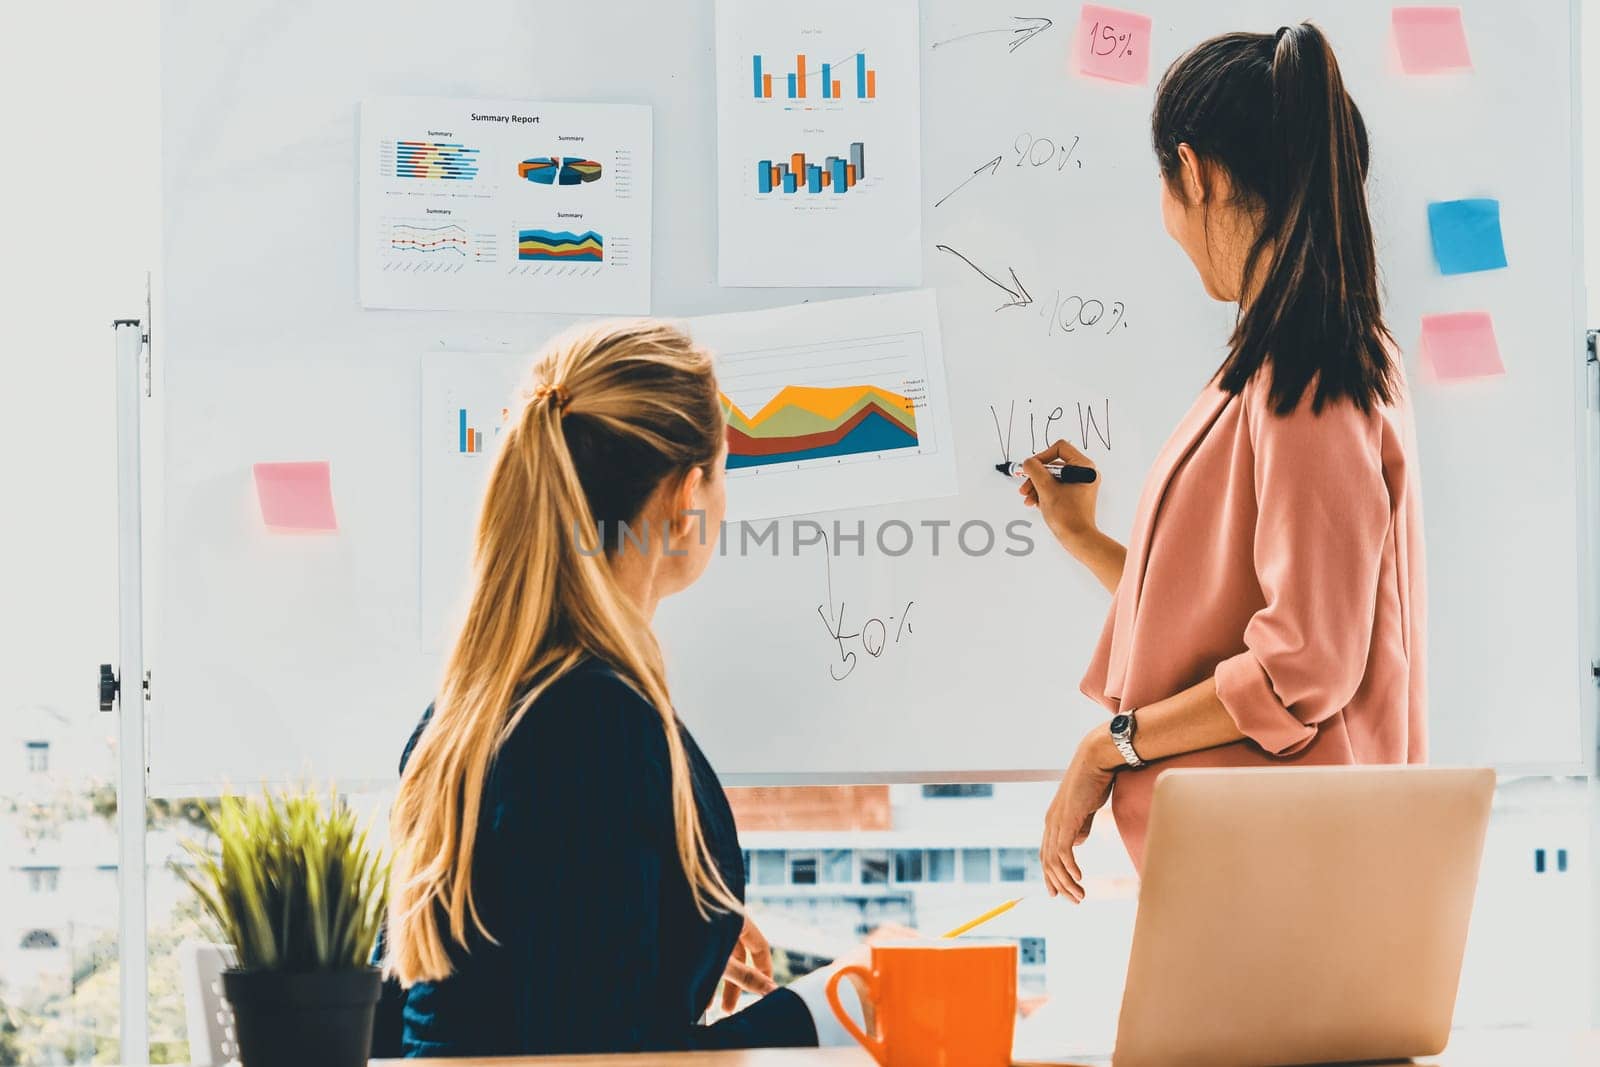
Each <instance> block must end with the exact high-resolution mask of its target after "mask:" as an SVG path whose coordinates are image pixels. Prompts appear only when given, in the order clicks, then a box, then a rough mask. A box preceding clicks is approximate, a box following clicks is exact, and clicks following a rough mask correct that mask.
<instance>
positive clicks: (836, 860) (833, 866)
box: [822, 848, 854, 885]
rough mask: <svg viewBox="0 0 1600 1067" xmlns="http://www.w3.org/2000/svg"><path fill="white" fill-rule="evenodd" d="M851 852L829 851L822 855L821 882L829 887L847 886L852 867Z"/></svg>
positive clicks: (850, 879) (836, 849)
mask: <svg viewBox="0 0 1600 1067" xmlns="http://www.w3.org/2000/svg"><path fill="white" fill-rule="evenodd" d="M851 858H852V856H851V852H850V850H849V849H847V848H835V849H829V850H828V851H826V852H824V853H823V854H822V880H823V881H824V882H826V883H828V884H829V885H848V884H849V883H850V882H851V881H852V880H853V879H852V878H851V871H852V867H853V866H854V865H853V864H852V863H851Z"/></svg>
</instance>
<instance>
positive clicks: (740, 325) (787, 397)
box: [689, 290, 956, 521]
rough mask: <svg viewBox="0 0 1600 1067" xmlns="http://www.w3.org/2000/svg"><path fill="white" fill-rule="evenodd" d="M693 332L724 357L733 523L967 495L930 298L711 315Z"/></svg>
mask: <svg viewBox="0 0 1600 1067" xmlns="http://www.w3.org/2000/svg"><path fill="white" fill-rule="evenodd" d="M689 328H690V331H691V332H692V333H693V335H694V337H695V339H696V340H697V341H699V342H701V343H702V344H705V345H707V346H708V347H710V348H711V349H712V350H713V351H715V352H716V353H717V380H718V382H719V383H720V385H721V388H722V404H723V411H724V412H725V413H726V415H727V419H728V461H727V471H728V517H729V518H730V519H732V520H735V521H737V520H743V519H758V518H769V517H774V516H778V515H797V514H811V513H813V512H821V511H833V510H838V509H840V508H851V507H863V506H871V505H875V504H884V503H892V502H897V501H903V500H913V499H919V498H923V497H933V496H947V495H950V494H953V493H954V492H955V491H956V473H955V455H954V450H953V448H952V447H951V444H950V429H949V427H950V421H949V405H948V400H947V397H946V394H945V383H944V363H943V356H942V353H941V351H940V345H939V327H938V316H937V313H936V308H935V303H934V296H933V294H932V293H931V292H929V291H927V290H921V291H917V292H911V293H896V294H894V295H891V296H881V297H864V298H861V299H857V300H830V301H822V302H819V303H814V304H805V305H801V306H799V307H787V308H776V309H773V310H771V311H756V312H741V313H736V314H731V315H712V316H706V317H704V318H700V319H692V320H690V323H689Z"/></svg>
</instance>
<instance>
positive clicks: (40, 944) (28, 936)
mask: <svg viewBox="0 0 1600 1067" xmlns="http://www.w3.org/2000/svg"><path fill="white" fill-rule="evenodd" d="M22 947H23V948H60V947H61V939H60V938H58V937H57V936H56V935H55V934H52V933H51V932H50V931H49V930H29V931H28V932H27V933H25V934H23V935H22Z"/></svg>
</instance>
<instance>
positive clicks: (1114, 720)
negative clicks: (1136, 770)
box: [1111, 708, 1145, 767]
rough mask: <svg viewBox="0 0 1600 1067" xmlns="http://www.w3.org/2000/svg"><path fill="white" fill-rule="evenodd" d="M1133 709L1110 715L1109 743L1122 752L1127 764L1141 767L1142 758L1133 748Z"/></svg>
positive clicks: (1142, 763)
mask: <svg viewBox="0 0 1600 1067" xmlns="http://www.w3.org/2000/svg"><path fill="white" fill-rule="evenodd" d="M1134 710H1135V709H1131V708H1130V709H1129V710H1127V711H1125V712H1123V713H1122V714H1120V715H1114V716H1112V717H1111V743H1112V744H1114V745H1116V746H1117V751H1118V752H1120V753H1122V758H1123V760H1124V761H1125V762H1126V763H1127V764H1128V766H1130V767H1143V766H1144V765H1145V763H1144V760H1142V759H1140V758H1139V753H1137V752H1135V751H1134V750H1133V712H1134Z"/></svg>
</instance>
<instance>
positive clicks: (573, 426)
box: [385, 322, 741, 985]
mask: <svg viewBox="0 0 1600 1067" xmlns="http://www.w3.org/2000/svg"><path fill="white" fill-rule="evenodd" d="M723 435H724V422H723V414H722V407H721V402H720V398H719V395H718V391H717V383H716V377H715V375H714V374H713V371H712V364H711V359H710V357H709V355H708V354H707V353H706V352H705V351H703V350H702V349H700V348H698V347H696V346H695V344H694V343H693V342H692V341H691V340H690V339H689V338H688V337H687V336H686V335H685V334H684V333H683V332H682V331H680V330H678V329H676V328H674V327H672V326H669V325H666V324H663V323H657V322H634V323H619V324H611V325H606V326H601V327H594V328H590V329H587V330H584V331H581V332H574V333H571V334H568V335H566V336H565V337H562V338H560V339H558V340H556V341H554V342H552V343H551V344H550V345H549V346H548V348H547V349H546V350H545V352H544V354H543V355H542V356H541V357H540V359H539V360H538V362H537V364H536V365H535V367H534V387H533V389H532V390H531V391H530V393H529V395H528V399H527V402H526V405H525V406H524V407H523V409H522V411H521V414H520V417H519V418H518V419H516V421H515V423H514V424H513V425H512V426H511V427H510V429H509V431H508V433H507V436H506V439H505V441H504V442H503V445H502V447H501V450H500V452H499V455H498V457H497V458H496V459H495V463H494V469H493V472H492V473H491V475H490V479H489V489H488V493H487V495H486V497H485V499H484V503H483V513H482V516H481V518H480V519H479V520H478V533H477V545H476V551H475V557H474V588H473V593H472V601H471V606H470V607H469V609H468V611H467V617H466V621H465V623H464V624H463V625H462V628H461V633H460V636H459V637H458V638H457V639H456V642H455V647H454V649H453V650H452V651H451V653H450V657H449V660H448V661H447V664H446V666H445V671H444V678H443V680H442V682H441V683H440V686H439V692H438V696H437V699H436V700H435V701H434V711H433V718H432V719H431V720H430V721H429V723H428V725H427V726H426V727H425V728H424V729H423V731H422V736H421V738H420V739H419V740H418V742H417V745H416V748H415V750H414V751H413V752H412V754H411V758H410V760H409V762H408V763H407V764H406V768H405V772H404V774H402V775H401V778H400V790H399V794H398V795H397V796H396V797H395V802H394V807H393V809H392V811H391V814H390V827H391V831H392V837H393V842H394V867H393V874H392V876H391V885H390V911H389V919H388V930H387V944H388V952H387V959H386V961H385V970H386V972H387V973H388V974H391V975H393V976H395V977H397V978H398V979H399V980H400V981H401V982H402V983H404V984H405V985H410V984H412V983H414V982H419V981H437V980H439V979H442V978H445V977H447V976H448V975H449V974H450V972H451V969H452V966H451V956H450V952H449V949H448V946H447V943H446V937H445V935H446V930H448V934H449V939H450V940H451V941H454V942H455V943H456V944H457V945H465V944H466V937H467V921H468V918H469V916H470V918H471V921H472V923H473V925H474V926H475V927H476V928H477V930H478V931H479V932H480V933H481V934H483V935H484V936H485V937H489V938H490V939H491V940H492V938H493V935H492V932H491V931H489V930H487V929H485V927H484V924H483V920H482V919H481V918H480V917H479V915H478V911H477V907H476V906H475V904H474V902H473V893H472V856H473V846H474V844H475V843H476V840H477V830H478V818H479V809H480V805H481V803H482V795H483V788H484V782H485V780H486V778H487V777H488V773H489V768H490V765H491V763H492V762H493V760H494V758H495V754H496V752H498V751H499V748H500V746H501V745H502V744H503V743H504V742H505V740H506V739H507V738H508V737H509V736H510V734H511V731H512V730H513V729H515V727H516V725H517V722H518V721H519V719H520V718H521V717H522V715H523V714H524V713H525V712H526V711H527V710H528V708H529V707H530V706H531V705H532V704H533V703H534V701H536V700H537V699H538V698H539V695H540V694H541V693H542V692H544V690H545V689H546V688H548V687H549V686H550V685H551V683H553V682H554V681H555V680H556V679H557V678H559V677H561V675H563V674H564V673H566V672H567V671H569V670H571V669H572V668H573V667H574V666H576V665H577V664H578V663H579V662H580V661H582V660H583V659H584V658H585V657H586V656H593V657H595V658H597V659H600V660H603V661H604V662H606V663H608V664H609V665H610V666H611V667H613V668H614V669H615V670H616V671H617V672H618V673H619V674H620V675H621V676H622V677H623V678H624V679H625V680H626V681H627V682H629V683H630V684H631V685H632V686H633V687H634V688H635V689H637V690H638V691H639V693H640V694H641V695H643V696H644V697H645V699H647V700H648V701H649V702H650V703H651V704H652V705H654V707H655V708H656V710H657V711H658V712H660V714H661V724H662V728H663V730H665V732H666V740H667V751H668V754H669V756H670V760H671V772H672V814H673V823H674V825H675V827H676V831H677V842H678V859H679V861H680V862H681V863H682V865H683V872H684V875H685V877H686V878H687V879H688V882H689V886H690V888H691V890H692V891H693V894H694V899H695V903H696V905H697V907H699V909H700V911H701V914H702V915H705V914H709V912H710V911H711V910H723V911H739V910H741V906H740V904H739V901H738V899H737V898H736V897H735V896H734V894H733V893H732V891H731V890H730V889H729V888H728V885H727V883H726V882H725V881H724V879H723V877H722V874H721V872H720V870H719V868H718V867H717V864H716V862H715V861H714V860H713V859H712V857H711V855H710V853H709V851H708V849H707V846H706V842H705V838H704V835H703V834H702V832H701V829H700V820H699V817H698V813H697V811H696V806H695V800H694V792H693V787H692V782H691V779H690V773H689V766H688V760H687V757H686V756H685V753H684V747H683V740H682V738H681V737H680V735H679V733H678V726H677V719H676V716H675V715H674V712H673V710H672V703H671V700H670V698H669V697H668V694H667V682H666V672H665V667H664V664H663V662H662V658H661V649H660V647H659V646H658V645H657V643H656V640H655V636H654V634H653V633H652V632H651V630H650V626H649V622H648V620H646V619H645V618H644V616H643V615H642V613H641V612H640V610H639V609H638V607H637V606H636V605H635V604H634V603H633V602H632V601H631V600H630V599H629V598H628V596H627V595H626V594H624V593H623V592H622V591H621V590H620V589H619V588H618V586H617V584H616V581H615V578H614V576H613V573H612V567H611V557H612V554H613V553H614V552H615V551H616V549H617V545H618V543H619V542H620V540H621V538H620V537H615V538H608V537H607V536H606V535H607V532H608V531H613V530H615V529H616V528H617V526H618V525H619V524H621V523H625V522H631V521H633V520H636V519H637V518H639V514H640V511H641V509H642V508H643V506H644V504H645V502H646V501H647V500H648V498H649V497H650V495H651V494H652V493H653V492H654V491H655V490H656V489H657V488H658V487H659V486H661V485H662V484H663V483H665V482H666V481H667V480H668V479H676V478H682V477H684V476H685V475H687V474H688V473H689V472H690V471H691V470H693V469H695V468H697V467H699V468H703V469H706V470H707V473H708V474H712V473H714V472H712V471H711V470H710V467H711V465H712V464H714V463H715V462H716V461H717V459H718V458H719V457H720V455H721V451H722V441H723ZM602 545H603V546H604V547H605V549H606V551H604V552H602V551H600V546H602ZM550 817H551V818H559V817H560V816H559V813H556V812H551V813H550Z"/></svg>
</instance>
